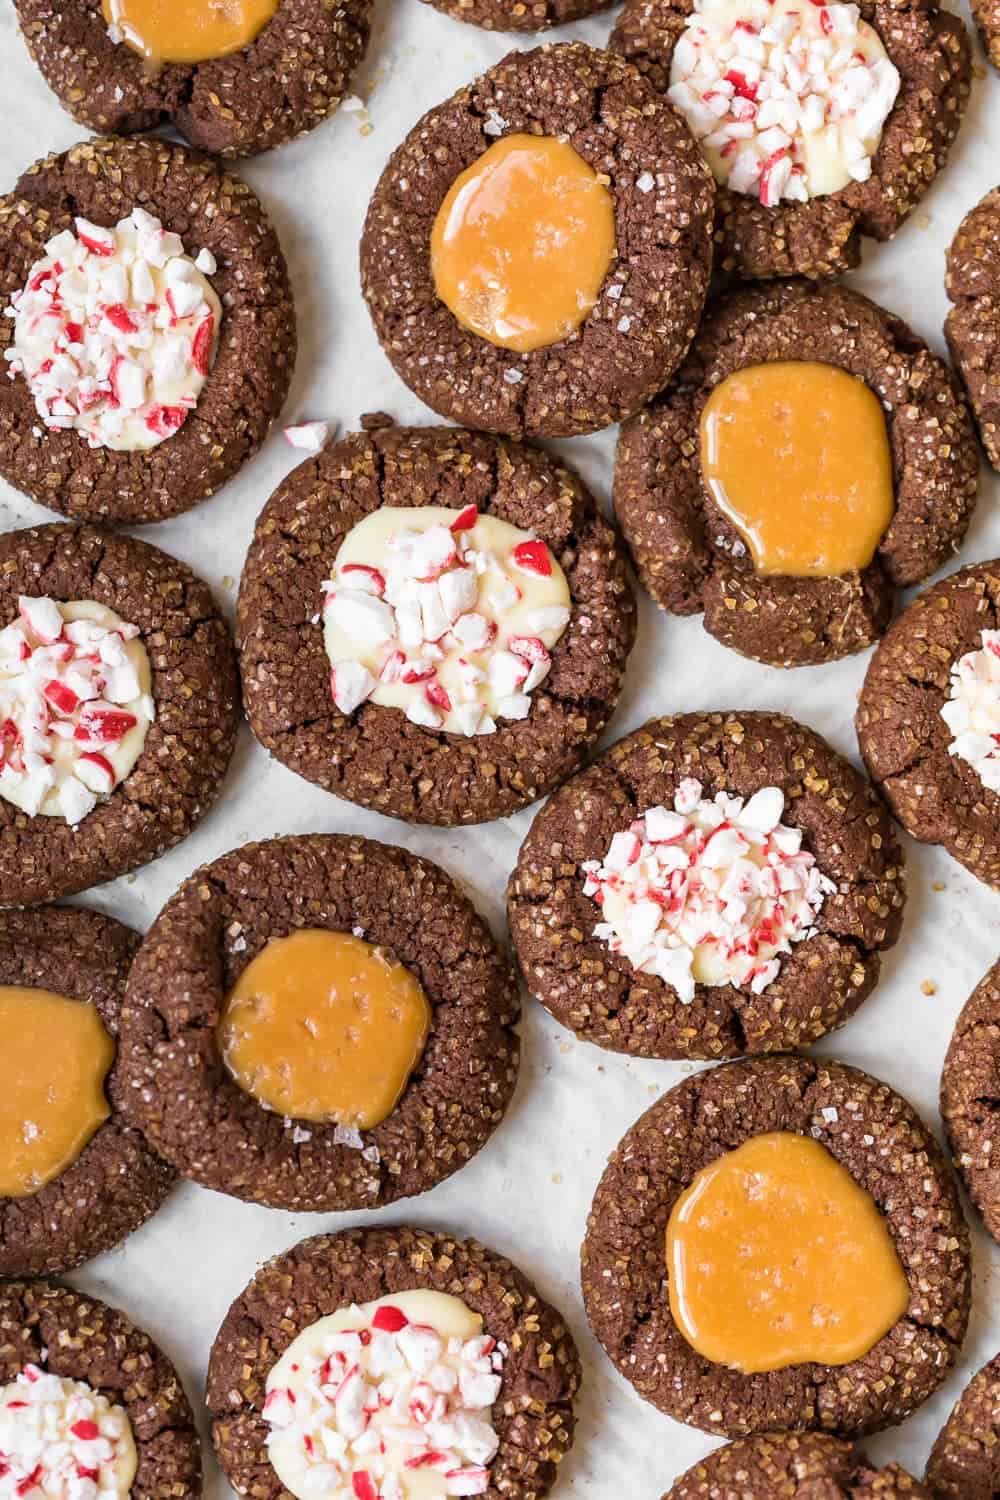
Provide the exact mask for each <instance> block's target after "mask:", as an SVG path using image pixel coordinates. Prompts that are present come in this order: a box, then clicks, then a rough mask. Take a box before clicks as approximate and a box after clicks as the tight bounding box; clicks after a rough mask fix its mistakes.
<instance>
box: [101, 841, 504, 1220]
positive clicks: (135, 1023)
mask: <svg viewBox="0 0 1000 1500" xmlns="http://www.w3.org/2000/svg"><path fill="white" fill-rule="evenodd" d="M302 927H308V928H326V929H328V930H330V931H332V932H355V933H356V934H357V933H358V932H360V933H363V935H364V937H365V939H366V941H368V942H371V943H374V944H375V945H376V946H379V947H383V948H385V949H387V950H388V952H389V953H390V954H391V955H392V956H393V957H394V958H395V959H397V960H398V961H399V962H400V963H402V964H403V965H405V967H406V968H407V969H409V970H410V972H411V973H412V974H413V975H414V976H415V977H416V979H417V980H418V981H419V982H420V984H421V985H422V986H423V989H424V992H425V993H426V995H427V998H428V1000H429V1001H430V1005H431V1009H432V1020H431V1028H430V1033H429V1036H428V1039H427V1044H426V1047H425V1049H424V1052H423V1055H422V1058H421V1060H420V1061H419V1063H418V1064H417V1066H416V1068H415V1069H414V1071H413V1073H412V1075H411V1077H410V1081H409V1083H408V1085H407V1087H406V1089H405V1091H404V1092H403V1094H402V1096H401V1098H400V1100H399V1102H398V1104H397V1105H396V1106H395V1108H394V1109H393V1111H392V1113H391V1114H390V1115H389V1116H388V1117H387V1118H386V1119H385V1120H383V1121H382V1123H381V1124H380V1125H377V1126H375V1127H374V1128H373V1129H371V1130H367V1131H365V1132H364V1133H363V1135H359V1136H357V1138H356V1140H355V1141H354V1143H353V1144H347V1143H346V1142H345V1140H344V1132H342V1131H341V1130H340V1127H338V1126H336V1125H334V1124H323V1123H315V1122H312V1121H310V1122H305V1121H303V1122H298V1123H297V1122H296V1121H294V1120H288V1119H283V1118H282V1117H281V1116H280V1115H277V1114H274V1113H272V1112H270V1111H269V1110H267V1109H265V1108H264V1107H263V1106H262V1105H260V1104H258V1103H257V1102H256V1101H255V1100H254V1099H253V1098H252V1097H251V1096H250V1095H249V1094H247V1093H244V1092H243V1090H242V1089H241V1088H240V1087H239V1086H238V1084H237V1083H236V1082H235V1081H234V1080H233V1078H231V1077H230V1075H229V1074H228V1072H226V1070H225V1068H224V1067H223V1065H222V1062H221V1060H220V1056H219V1050H218V1045H217V1041H216V1027H217V1025H218V1023H219V1020H220V1017H221V1013H222V1007H223V1004H224V1001H225V998H226V995H227V994H228V993H229V991H230V990H231V989H232V986H233V985H234V984H235V983H236V981H237V979H238V978H239V977H240V975H241V974H242V972H243V971H244V969H245V968H246V967H247V965H248V964H249V963H250V962H251V960H252V959H253V958H254V957H256V955H257V954H258V953H259V952H260V951H261V950H262V949H263V948H264V947H265V945H266V944H267V943H268V942H269V941H270V940H271V939H273V938H279V937H284V936H286V935H287V934H288V933H290V932H294V931H295V930H296V929H298V928H302ZM518 1010H519V1004H518V995H517V984H516V981H515V977H514V973H513V969H512V966H511V964H510V961H509V960H508V958H507V957H506V955H505V954H504V953H502V952H501V950H500V949H499V948H498V947H497V945H496V943H495V942H494V940H493V938H492V937H491V935H490V933H489V930H488V929H487V927H486V925H485V923H484V922H483V921H482V919H481V918H480V917H479V916H477V914H476V912H475V911H474V910H473V908H472V906H471V904H470V903H469V902H468V901H467V900H466V898H465V897H464V896H463V895H462V894H461V892H460V891H459V889H458V887H457V886H456V885H455V883H454V882H453V881H452V880H451V879H450V877H449V876H448V875H446V874H445V872H444V871H443V870H441V869H440V868H439V867H438V866H437V865H434V864H432V863H431V862H430V861H429V860H425V859H419V858H417V857H416V856H415V855H412V854H408V853H407V852H406V851H405V850H403V849H397V848H394V847H393V846H392V845H389V844H379V843H375V842H374V841H373V840H370V839H363V838H348V837H345V836H340V835H335V834H334V835H326V836H324V835H320V834H316V835H313V836H308V835H307V836H303V837H292V838H282V839H274V840H271V841H269V842H267V843H260V844H248V845H247V846H245V847H244V848H242V849H236V850H234V851H233V852H232V853H231V854H226V855H223V856H222V858H221V859H217V860H215V861H214V863H212V864H210V865H205V866H203V867H202V869H200V870H197V871H196V872H195V873H194V874H193V875H192V876H191V877H190V878H189V879H188V880H187V881H186V882H185V883H184V884H183V885H182V886H181V888H180V890H179V891H178V892H177V893H176V895H175V896H173V897H172V898H171V900H170V901H168V902H167V905H166V906H165V907H164V909H163V911H162V912H161V913H160V916H159V917H158V918H157V920H156V922H155V923H154V925H153V927H152V928H151V930H150V932H149V934H148V935H147V937H146V939H145V941H144V942H143V945H142V947H141V949H140V951H139V955H138V957H137V959H136V961H135V964H134V966H133V969H132V973H131V976H130V980H129V988H128V994H127V998H126V1004H125V1011H124V1016H123V1022H122V1042H121V1069H122V1075H123V1079H124V1080H125V1083H126V1086H127V1100H128V1103H127V1108H128V1114H129V1118H130V1119H131V1120H132V1122H133V1123H134V1124H135V1125H136V1126H137V1127H138V1128H139V1129H140V1130H142V1132H143V1133H144V1135H145V1136H146V1139H147V1140H148V1141H149V1142H150V1144H151V1145H152V1146H153V1147H154V1149H155V1150H156V1151H157V1152H159V1154H160V1155H161V1156H163V1157H164V1158H165V1159H166V1160H167V1161H169V1162H170V1163H171V1164H172V1165H173V1166H174V1167H176V1168H177V1170H178V1171H179V1172H181V1173H182V1174H183V1175H184V1176H186V1177H190V1178H192V1179H193V1180H194V1181H196V1182H200V1183H202V1184H203V1185H204V1186H206V1187H212V1188H216V1189H217V1190H218V1191H220V1192H225V1193H229V1194H231V1195H232V1196H233V1197H237V1198H243V1199H246V1200H247V1201H249V1202H255V1203H265V1204H268V1205H270V1206H271V1207H274V1208H286V1209H298V1210H316V1211H324V1212H329V1211H333V1210H339V1209H357V1208H381V1207H383V1206H384V1205H385V1204H387V1203H393V1202H395V1201H396V1200H397V1199H399V1198H405V1197H409V1196H410V1195H412V1194H414V1193H420V1192H424V1191H425V1190H426V1189H427V1188H430V1187H433V1186H434V1185H435V1184H436V1183H438V1182H442V1181H443V1180H444V1179H445V1178H446V1177H449V1176H451V1174H452V1173H453V1172H455V1171H457V1170H458V1169H459V1167H461V1166H463V1165H464V1164H465V1162H467V1161H468V1160H469V1159H470V1158H471V1157H472V1156H474V1155H475V1153H476V1152H477V1151H478V1150H479V1149H480V1148H481V1147H482V1146H484V1145H485V1143H486V1141H487V1140H488V1139H489V1137H490V1136H491V1135H492V1133H493V1131H494V1130H495V1129H496V1128H497V1126H498V1125H499V1123H500V1121H501V1119H502V1118H503V1115H504V1111H505V1110H506V1108H507V1105H508V1103H509V1102H510V1098H511V1095H512V1094H513V1091H514V1085H515V1083H516V1080H517V1070H518V1058H519V1046H518V1039H517V1036H516V1035H515V1033H514V1031H513V1026H514V1023H515V1022H516V1020H517V1018H518ZM347 1134H350V1132H347Z"/></svg>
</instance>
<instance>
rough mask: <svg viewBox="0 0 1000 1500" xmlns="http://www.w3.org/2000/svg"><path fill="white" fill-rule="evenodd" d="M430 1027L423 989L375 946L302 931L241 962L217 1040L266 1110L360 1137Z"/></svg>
mask: <svg viewBox="0 0 1000 1500" xmlns="http://www.w3.org/2000/svg"><path fill="white" fill-rule="evenodd" d="M430 1021H431V1008H430V1004H429V1002H428V1000H427V996H426V995H425V993H424V991H423V988H422V987H421V985H420V984H419V982H418V981H417V979H416V978H415V977H414V976H413V975H412V974H411V973H410V971H409V970H408V969H405V968H404V967H403V965H402V964H400V963H398V962H397V961H396V960H395V959H394V958H392V957H390V956H389V955H388V954H387V953H386V952H385V951H384V950H383V949H380V948H376V947H373V945H372V944H371V943H367V942H365V941H364V940H363V939H362V938H358V937H354V936H353V935H352V934H351V933H349V932H327V931H325V930H319V929H308V928H307V929H305V930H303V931H301V932H295V933H292V934H291V935H290V936H289V937H283V938H276V939H275V940H274V941H273V942H270V943H268V944H267V946H266V947H265V948H264V949H262V951H261V952H260V953H259V954H258V955H257V957H256V958H255V959H254V960H253V961H252V962H251V963H250V964H248V966H247V968H246V969H245V970H244V971H243V973H242V975H241V976H240V978H239V980H238V981H237V983H236V985H235V987H234V988H233V990H232V991H231V993H230V995H229V997H228V999H227V1002H226V1007H225V1011H224V1014H223V1017H222V1021H221V1023H220V1027H219V1041H220V1046H221V1050H222V1055H223V1058H224V1060H225V1063H226V1066H227V1067H228V1069H229V1071H230V1072H231V1073H232V1075H233V1077H234V1078H235V1079H236V1082H237V1083H238V1084H239V1085H240V1087H241V1088H242V1089H244V1090H245V1092H246V1093H248V1094H251V1095H252V1096H253V1098H255V1099H257V1100H259V1102H260V1103H261V1104H264V1105H266V1106H267V1108H268V1109H273V1110H275V1111H276V1112H277V1113H278V1114H282V1115H286V1116H288V1117H289V1118H291V1119H296V1120H315V1121H334V1122H336V1123H337V1124H339V1125H345V1126H352V1127H355V1128H356V1129H359V1130H365V1129H369V1128H370V1127H372V1126H373V1125H377V1124H378V1123H379V1122H380V1121H381V1120H384V1119H385V1118H386V1116H387V1115H389V1114H390V1113H391V1112H392V1110H393V1108H394V1107H395V1105H396V1103H397V1102H398V1100H399V1098H400V1096H401V1094H402V1093H403V1090H404V1089H405V1087H406V1084H407V1081H408V1079H409V1077H410V1074H411V1073H412V1072H413V1070H414V1068H415V1067H416V1066H417V1063H418V1062H419V1061H420V1058H421V1057H422V1055H423V1050H424V1046H425V1044H426V1041H427V1033H428V1031H429V1029H430Z"/></svg>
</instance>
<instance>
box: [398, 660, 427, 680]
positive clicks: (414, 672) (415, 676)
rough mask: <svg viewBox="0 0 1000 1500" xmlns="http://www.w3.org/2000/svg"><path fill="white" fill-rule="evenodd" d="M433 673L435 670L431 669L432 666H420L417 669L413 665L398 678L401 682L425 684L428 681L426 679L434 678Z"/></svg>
mask: <svg viewBox="0 0 1000 1500" xmlns="http://www.w3.org/2000/svg"><path fill="white" fill-rule="evenodd" d="M434 671H435V668H434V667H432V666H420V667H418V666H416V665H415V664H411V665H410V666H408V667H407V668H406V670H405V671H404V672H403V675H402V677H401V678H400V681H401V682H426V681H427V680H428V678H430V677H433V676H434Z"/></svg>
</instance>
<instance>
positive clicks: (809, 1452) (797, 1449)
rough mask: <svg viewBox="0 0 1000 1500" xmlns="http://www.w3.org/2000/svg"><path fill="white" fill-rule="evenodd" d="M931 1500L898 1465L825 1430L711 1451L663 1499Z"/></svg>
mask: <svg viewBox="0 0 1000 1500" xmlns="http://www.w3.org/2000/svg"><path fill="white" fill-rule="evenodd" d="M819 1493H821V1494H822V1495H823V1500H875V1497H876V1496H877V1497H878V1500H930V1497H929V1493H928V1491H927V1490H926V1489H924V1486H923V1485H922V1484H920V1483H919V1482H918V1481H917V1480H916V1479H914V1478H913V1476H912V1475H911V1474H907V1473H906V1471H905V1470H904V1469H901V1468H900V1467H899V1465H898V1464H886V1465H885V1467H884V1468H878V1469H877V1468H875V1467H874V1466H873V1465H872V1464H871V1463H869V1461H868V1459H867V1458H866V1457H865V1456H864V1454H863V1453H859V1452H858V1450H857V1449H856V1448H855V1447H854V1445H853V1443H848V1442H844V1441H843V1440H842V1439H840V1438H835V1437H831V1436H830V1435H829V1434H828V1433H824V1432H803V1433H796V1432H772V1433H768V1434H766V1436H762V1437H752V1438H743V1439H741V1440H740V1441H739V1442H736V1443H730V1444H728V1445H727V1446H726V1447H725V1448H719V1449H717V1451H716V1452H714V1453H710V1454H709V1455H708V1457H707V1458H704V1459H702V1460H701V1462H700V1463H696V1464H693V1465H692V1467H691V1468H690V1469H688V1471H687V1473H686V1474H682V1475H681V1477H680V1478H679V1479H678V1480H676V1481H675V1482H674V1484H673V1485H672V1487H671V1488H670V1489H669V1490H668V1491H667V1493H666V1494H665V1495H664V1497H663V1500H722V1497H725V1500H730V1497H735V1496H737V1495H738V1496H739V1500H812V1497H814V1496H816V1495H817V1494H819Z"/></svg>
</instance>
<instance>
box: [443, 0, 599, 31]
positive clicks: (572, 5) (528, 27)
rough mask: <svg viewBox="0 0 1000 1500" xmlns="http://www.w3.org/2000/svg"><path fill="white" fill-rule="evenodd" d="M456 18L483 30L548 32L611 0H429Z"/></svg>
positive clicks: (579, 18)
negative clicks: (553, 27)
mask: <svg viewBox="0 0 1000 1500" xmlns="http://www.w3.org/2000/svg"><path fill="white" fill-rule="evenodd" d="M429 3H430V4H431V5H433V6H434V7H435V8H436V9H437V10H443V11H444V13H445V15H446V16H454V18H455V20H456V21H468V22H469V23H470V24H471V25H473V26H481V27H482V28H483V30H484V31H547V30H548V29H549V27H550V26H565V25H566V24H567V23H568V22H569V21H580V20H582V19H583V17H584V16H592V15H595V14H596V13H597V12H598V11H601V10H606V9H607V7H608V5H609V4H610V3H611V0H429Z"/></svg>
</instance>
